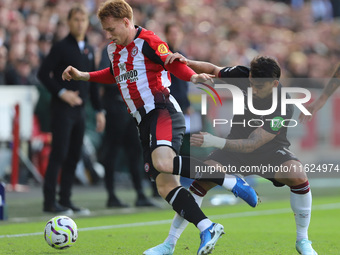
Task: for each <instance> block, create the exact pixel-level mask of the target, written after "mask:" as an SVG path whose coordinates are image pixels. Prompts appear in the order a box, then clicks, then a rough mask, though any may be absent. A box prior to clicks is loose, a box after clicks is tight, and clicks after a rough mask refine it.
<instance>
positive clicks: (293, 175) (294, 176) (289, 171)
mask: <svg viewBox="0 0 340 255" xmlns="http://www.w3.org/2000/svg"><path fill="white" fill-rule="evenodd" d="M281 166H282V167H281V171H278V172H277V173H275V175H274V178H275V180H277V181H278V182H280V183H283V184H286V185H287V186H296V185H299V184H302V183H305V182H306V181H307V180H308V178H307V174H306V172H305V171H304V169H303V166H302V164H301V162H300V161H297V160H289V161H286V162H284V163H282V164H281Z"/></svg>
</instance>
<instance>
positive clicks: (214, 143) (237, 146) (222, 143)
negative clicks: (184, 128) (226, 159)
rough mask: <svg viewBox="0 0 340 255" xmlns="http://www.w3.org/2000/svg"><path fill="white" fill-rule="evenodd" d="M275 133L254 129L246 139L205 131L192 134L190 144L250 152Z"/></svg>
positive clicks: (269, 139)
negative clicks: (222, 136) (220, 135)
mask: <svg viewBox="0 0 340 255" xmlns="http://www.w3.org/2000/svg"><path fill="white" fill-rule="evenodd" d="M275 136H276V135H275V134H272V133H269V132H267V131H266V130H264V129H263V128H257V129H255V130H254V131H253V132H252V133H251V134H250V135H249V137H248V138H247V139H235V140H231V139H225V138H221V137H217V136H214V135H212V134H209V133H206V132H200V133H199V134H193V135H192V136H191V138H190V145H192V146H198V147H215V148H219V149H225V150H227V151H233V152H240V153H250V152H253V151H254V150H256V149H257V148H259V147H261V146H262V145H264V144H266V143H268V142H269V141H271V140H273V139H274V137H275Z"/></svg>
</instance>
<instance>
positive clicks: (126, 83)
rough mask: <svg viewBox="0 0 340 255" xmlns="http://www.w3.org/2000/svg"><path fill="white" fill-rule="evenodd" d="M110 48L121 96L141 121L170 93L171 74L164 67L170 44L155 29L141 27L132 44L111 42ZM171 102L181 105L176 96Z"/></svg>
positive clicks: (134, 115)
mask: <svg viewBox="0 0 340 255" xmlns="http://www.w3.org/2000/svg"><path fill="white" fill-rule="evenodd" d="M107 51H108V55H109V58H110V61H111V64H112V69H113V74H114V76H115V80H116V83H117V85H118V87H119V90H120V92H121V95H122V97H123V99H124V101H125V103H126V105H127V107H128V110H129V112H130V113H131V114H132V116H133V117H134V118H135V119H136V120H137V122H138V123H140V121H141V119H142V117H143V116H144V115H145V114H147V113H149V112H150V111H152V110H153V109H155V107H156V106H155V104H156V103H157V102H158V101H159V99H163V98H164V95H166V96H169V92H170V90H169V88H168V87H169V86H170V84H171V80H170V73H168V72H167V71H166V70H165V69H164V61H165V59H166V57H167V56H168V55H169V53H170V50H169V47H168V45H167V44H166V43H165V42H163V41H162V40H161V39H160V38H159V37H158V36H156V35H155V34H154V33H153V32H152V31H148V30H146V29H144V28H141V27H138V28H137V35H136V37H135V39H134V40H133V41H132V42H131V43H130V44H129V45H127V46H122V45H116V44H115V43H111V44H109V45H108V47H107ZM171 101H174V102H173V103H174V104H175V105H177V106H178V104H177V102H176V101H175V100H174V99H173V97H171ZM176 109H177V107H176ZM178 109H179V107H178ZM178 111H180V109H179V110H178Z"/></svg>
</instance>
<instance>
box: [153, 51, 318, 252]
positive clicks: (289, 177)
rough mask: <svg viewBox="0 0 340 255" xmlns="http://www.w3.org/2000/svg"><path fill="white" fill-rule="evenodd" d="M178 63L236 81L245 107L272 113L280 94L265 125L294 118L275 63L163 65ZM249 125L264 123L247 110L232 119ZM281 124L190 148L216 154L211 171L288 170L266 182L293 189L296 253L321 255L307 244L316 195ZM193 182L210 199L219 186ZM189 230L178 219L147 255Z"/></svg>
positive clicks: (207, 137) (206, 138)
mask: <svg viewBox="0 0 340 255" xmlns="http://www.w3.org/2000/svg"><path fill="white" fill-rule="evenodd" d="M175 60H179V61H180V62H183V63H186V64H187V65H188V66H189V67H191V68H192V69H193V70H195V71H196V72H197V73H201V72H204V73H210V74H213V75H215V76H216V77H220V78H228V79H233V81H234V83H232V84H233V85H235V86H237V87H239V88H240V89H241V90H242V91H243V92H244V95H245V102H247V97H248V96H252V99H253V105H254V108H255V109H262V110H264V109H265V110H266V109H269V108H270V107H271V105H272V101H273V100H272V90H273V88H277V90H278V94H277V99H278V107H277V109H276V110H275V111H274V112H273V113H272V114H270V115H267V116H265V117H266V119H272V120H283V119H291V117H292V114H293V107H292V106H291V105H290V106H288V107H287V112H286V114H285V115H282V113H281V84H280V82H279V79H280V75H281V69H280V67H279V64H278V63H277V61H276V60H274V59H273V58H270V57H264V56H259V57H256V58H254V59H253V60H252V61H251V64H250V68H248V67H245V66H234V67H224V68H222V67H218V66H215V65H213V64H211V63H207V62H200V61H193V60H188V59H186V58H185V57H183V56H182V55H180V54H178V53H175V54H173V55H170V56H169V57H168V58H167V60H166V62H165V63H166V64H170V63H173V62H175ZM235 78H236V79H235ZM239 78H246V79H239ZM245 81H247V82H245ZM248 87H251V88H252V95H247V89H248ZM251 119H261V116H257V115H255V114H253V113H252V112H251V111H250V110H249V109H248V108H245V113H244V115H234V117H233V120H232V121H233V123H243V122H244V121H245V123H248V121H249V120H251ZM277 123H278V122H277V121H273V122H272V121H269V122H266V121H264V122H263V125H262V127H251V126H247V125H246V126H243V125H233V126H232V128H231V132H230V134H229V135H228V137H227V138H226V139H225V138H220V137H216V136H213V135H211V134H209V133H200V134H193V135H192V139H191V145H193V146H201V147H216V148H218V150H216V151H214V152H213V153H212V154H211V155H209V156H208V158H207V160H206V161H205V163H207V164H209V165H216V164H221V165H223V166H228V165H232V166H235V167H236V168H237V169H240V168H242V167H244V166H260V165H267V166H269V165H270V166H272V167H280V166H281V167H282V168H285V169H289V171H287V172H284V171H278V172H274V173H271V174H266V175H262V176H263V177H265V178H267V179H269V180H270V181H272V182H273V184H274V185H275V186H277V187H281V186H284V185H287V186H289V187H290V203H291V208H292V210H293V212H294V215H295V222H296V233H297V237H296V250H297V251H298V252H299V253H300V254H303V255H307V254H308V255H317V253H316V252H315V251H314V249H313V248H312V245H311V241H309V240H308V227H309V223H310V216H311V207H312V194H311V190H310V186H309V182H308V179H307V175H306V173H305V172H304V170H303V167H302V164H301V163H300V161H299V160H298V159H297V157H296V156H295V155H294V154H293V153H292V152H290V151H289V150H288V147H289V145H290V143H289V141H288V139H287V127H286V126H287V125H278V124H277ZM279 123H280V122H279ZM285 124H287V123H285ZM294 169H295V170H296V171H295V170H294ZM252 174H253V173H252ZM259 175H261V174H259ZM195 182H196V183H199V186H200V187H201V188H203V190H201V191H200V192H201V193H206V192H207V191H208V190H209V189H211V188H212V187H214V186H216V184H215V183H212V182H210V183H209V182H207V181H195ZM186 224H187V223H186V222H185V220H184V219H183V218H180V216H178V215H176V216H175V218H174V220H173V224H172V225H171V229H170V232H169V236H168V238H167V239H166V240H165V242H164V243H162V244H160V245H157V246H156V247H153V248H151V249H149V251H150V252H149V253H147V254H148V255H155V254H159V253H157V251H158V250H161V248H162V246H166V245H167V242H169V240H172V241H173V240H174V239H175V241H177V239H178V238H179V236H180V235H181V233H182V232H183V230H184V228H185V227H186Z"/></svg>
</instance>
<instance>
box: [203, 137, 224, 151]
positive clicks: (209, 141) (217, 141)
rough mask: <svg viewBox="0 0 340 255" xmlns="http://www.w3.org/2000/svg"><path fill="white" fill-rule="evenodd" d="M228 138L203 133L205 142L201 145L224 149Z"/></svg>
mask: <svg viewBox="0 0 340 255" xmlns="http://www.w3.org/2000/svg"><path fill="white" fill-rule="evenodd" d="M226 142H227V139H225V138H221V137H217V136H214V135H212V134H204V135H203V144H202V146H201V147H215V148H218V149H221V150H222V149H223V148H224V146H225V144H226Z"/></svg>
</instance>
